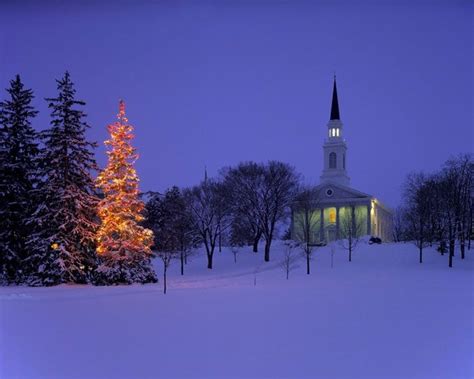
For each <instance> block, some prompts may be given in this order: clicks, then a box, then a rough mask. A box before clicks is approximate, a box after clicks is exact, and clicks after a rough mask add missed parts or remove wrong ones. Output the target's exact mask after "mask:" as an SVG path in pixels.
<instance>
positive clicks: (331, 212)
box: [329, 208, 336, 224]
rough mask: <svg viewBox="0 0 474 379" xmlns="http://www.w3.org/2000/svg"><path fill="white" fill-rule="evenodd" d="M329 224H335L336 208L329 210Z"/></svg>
mask: <svg viewBox="0 0 474 379" xmlns="http://www.w3.org/2000/svg"><path fill="white" fill-rule="evenodd" d="M329 223H330V224H335V223H336V208H329Z"/></svg>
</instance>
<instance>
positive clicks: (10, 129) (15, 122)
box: [0, 75, 38, 284]
mask: <svg viewBox="0 0 474 379" xmlns="http://www.w3.org/2000/svg"><path fill="white" fill-rule="evenodd" d="M7 92H8V94H9V99H8V100H5V101H2V102H0V246H1V249H0V283H4V284H5V283H12V282H15V283H19V282H20V281H21V280H22V275H21V274H22V272H21V262H22V260H23V259H25V257H26V239H27V237H28V235H29V233H30V231H31V228H30V226H29V225H28V224H27V220H28V219H29V218H30V216H31V212H32V208H33V204H32V201H31V198H32V191H33V189H34V187H35V183H36V181H37V173H36V164H37V154H38V145H37V142H36V137H37V134H36V132H35V130H34V129H33V128H32V127H31V119H32V118H33V117H35V116H36V114H37V113H38V112H37V111H35V110H34V108H33V106H32V105H31V101H32V99H33V98H34V96H33V91H32V90H31V89H25V88H24V86H23V83H22V82H21V79H20V76H19V75H17V76H16V77H15V79H14V80H12V81H10V88H8V89H7Z"/></svg>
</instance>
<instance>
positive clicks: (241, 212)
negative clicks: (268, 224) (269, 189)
mask: <svg viewBox="0 0 474 379" xmlns="http://www.w3.org/2000/svg"><path fill="white" fill-rule="evenodd" d="M221 176H222V177H223V181H224V184H225V187H226V189H227V193H228V194H229V195H230V197H231V200H230V202H229V203H230V205H231V211H232V228H231V229H232V234H233V238H234V240H235V239H236V238H239V240H240V241H242V242H245V243H248V244H251V245H252V247H253V251H254V252H255V253H257V252H258V243H259V241H260V239H261V237H262V228H261V226H260V218H259V217H258V208H259V206H260V203H259V198H258V194H259V189H260V188H261V187H262V184H263V176H264V167H263V166H262V165H259V164H257V163H254V162H243V163H240V164H239V165H238V166H237V167H232V168H225V169H223V170H222V171H221Z"/></svg>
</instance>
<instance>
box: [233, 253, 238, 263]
mask: <svg viewBox="0 0 474 379" xmlns="http://www.w3.org/2000/svg"><path fill="white" fill-rule="evenodd" d="M234 263H237V254H235V253H234Z"/></svg>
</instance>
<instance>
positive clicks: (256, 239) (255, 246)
mask: <svg viewBox="0 0 474 379" xmlns="http://www.w3.org/2000/svg"><path fill="white" fill-rule="evenodd" d="M260 238H262V233H261V232H259V233H257V234H256V235H255V237H254V239H253V250H252V251H253V252H254V253H258V243H259V242H260Z"/></svg>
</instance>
